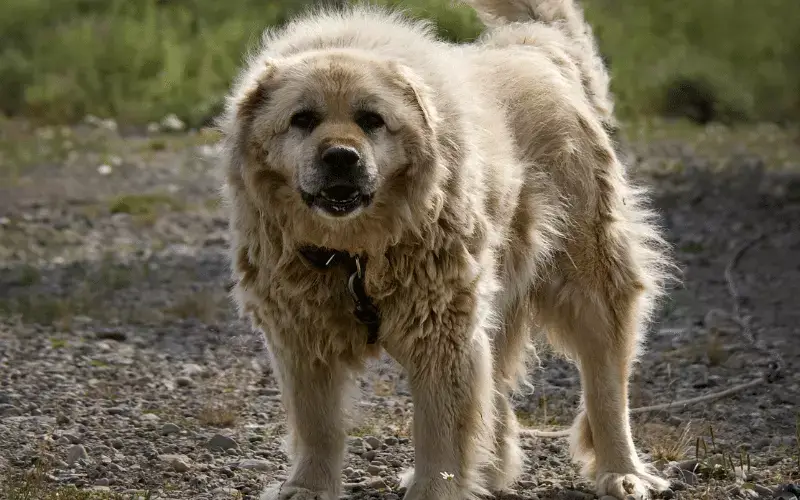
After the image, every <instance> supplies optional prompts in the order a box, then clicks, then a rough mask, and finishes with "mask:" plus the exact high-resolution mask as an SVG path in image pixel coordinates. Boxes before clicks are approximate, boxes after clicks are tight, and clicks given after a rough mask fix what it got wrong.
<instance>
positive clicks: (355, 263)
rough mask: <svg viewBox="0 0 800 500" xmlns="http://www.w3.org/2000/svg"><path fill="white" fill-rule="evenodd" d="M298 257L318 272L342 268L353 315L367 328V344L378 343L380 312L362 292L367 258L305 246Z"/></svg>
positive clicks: (365, 293)
mask: <svg viewBox="0 0 800 500" xmlns="http://www.w3.org/2000/svg"><path fill="white" fill-rule="evenodd" d="M299 253H300V255H302V256H303V258H304V259H305V260H306V261H307V262H308V263H309V264H311V266H313V267H314V268H315V269H317V270H319V271H326V270H328V269H331V268H332V267H335V266H339V267H342V268H344V270H345V271H347V273H348V274H349V275H350V276H349V278H348V279H347V291H348V292H349V294H350V297H351V298H352V299H353V303H354V304H355V309H354V310H353V315H354V316H355V317H356V319H357V320H358V321H359V322H360V323H362V324H364V325H366V326H367V343H368V344H374V343H376V342H377V341H378V329H379V328H380V325H381V317H380V311H379V310H378V308H377V307H376V306H375V304H374V303H373V302H372V299H371V298H370V297H369V295H367V292H366V290H364V273H365V271H366V266H367V257H366V256H361V255H350V253H349V252H346V251H342V250H331V249H330V248H323V247H316V246H305V247H302V248H300V250H299Z"/></svg>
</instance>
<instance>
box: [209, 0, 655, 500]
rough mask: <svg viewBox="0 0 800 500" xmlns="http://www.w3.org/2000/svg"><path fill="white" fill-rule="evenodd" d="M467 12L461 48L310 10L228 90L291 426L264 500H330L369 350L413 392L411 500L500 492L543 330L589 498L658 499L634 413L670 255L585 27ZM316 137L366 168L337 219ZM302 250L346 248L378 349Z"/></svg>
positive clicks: (509, 473)
mask: <svg viewBox="0 0 800 500" xmlns="http://www.w3.org/2000/svg"><path fill="white" fill-rule="evenodd" d="M470 3H471V4H472V5H473V6H474V7H475V8H476V10H477V11H478V12H479V14H480V15H481V18H482V19H483V21H484V22H485V23H486V25H487V26H488V29H487V31H486V34H485V35H484V36H483V37H482V38H481V39H480V40H478V41H477V42H475V43H473V44H470V45H452V44H447V43H444V42H442V41H439V40H437V39H436V38H435V37H434V36H433V35H432V30H431V29H430V26H428V25H427V24H425V23H420V22H412V21H410V20H408V19H406V18H404V17H403V16H401V15H399V14H397V13H393V12H386V11H383V10H379V9H375V8H366V7H357V8H352V9H348V10H346V11H345V12H338V13H337V12H326V11H321V12H315V13H310V14H308V15H306V16H304V17H301V18H299V19H297V20H295V21H293V22H291V23H289V24H288V25H287V26H285V27H283V28H282V29H279V30H276V31H272V32H269V33H268V34H267V35H266V36H265V39H264V43H263V46H262V47H261V49H260V50H259V51H258V52H257V53H256V54H254V55H253V56H252V57H250V59H249V62H248V64H247V67H246V68H245V69H244V70H243V72H242V74H241V75H240V77H239V79H238V80H237V82H236V84H235V86H234V88H233V90H232V92H231V94H230V98H229V100H228V105H227V108H226V112H225V114H224V116H223V118H222V120H221V122H220V128H221V130H222V131H223V133H224V135H225V147H224V153H223V158H222V159H223V163H224V165H225V168H226V183H225V196H226V200H227V203H228V206H229V209H230V213H231V231H232V234H233V244H232V261H233V274H234V278H235V282H236V285H235V287H234V292H233V294H234V298H235V301H236V303H237V304H238V306H239V308H240V311H241V313H242V314H244V315H246V316H247V317H249V318H250V319H251V320H252V322H253V324H254V326H255V328H257V329H259V330H260V331H262V332H263V333H264V334H265V336H266V339H267V343H268V346H269V352H270V355H271V358H272V362H273V363H274V367H275V368H276V373H277V374H278V377H279V383H280V384H281V388H282V398H283V403H284V406H285V408H286V412H287V418H288V426H289V430H290V435H289V438H290V439H289V444H290V453H291V457H292V458H291V459H292V467H291V470H290V473H289V477H288V479H287V481H286V482H285V483H283V484H282V485H280V486H276V487H274V488H271V489H268V490H267V491H265V492H264V493H263V496H262V498H263V499H264V500H274V499H278V498H280V499H293V500H305V499H325V500H335V499H338V496H339V494H340V475H341V467H342V462H343V456H344V448H345V446H344V445H345V438H346V430H347V423H346V420H345V415H346V398H345V396H346V394H347V392H348V390H349V389H351V388H352V380H353V377H354V375H355V374H356V373H358V371H359V370H360V369H361V368H362V366H363V362H364V360H365V359H366V358H367V357H369V356H375V355H378V354H379V352H380V350H381V349H383V350H385V351H386V352H387V353H388V354H390V355H391V356H392V357H393V358H394V359H395V360H397V362H398V363H399V364H401V365H402V366H403V367H404V369H405V370H407V371H408V374H409V380H410V384H411V388H412V396H413V402H414V412H415V413H414V424H413V442H414V445H415V471H414V473H413V476H412V477H410V478H409V479H408V481H409V483H408V490H407V493H406V497H405V498H406V499H409V500H464V499H473V498H477V497H478V496H481V495H485V494H488V493H490V492H492V491H498V490H502V489H504V488H506V487H508V486H509V485H510V484H511V483H512V482H513V481H514V479H515V478H516V477H517V475H518V474H519V472H520V471H521V465H522V462H523V458H524V457H523V454H522V452H521V450H520V448H519V447H518V446H517V437H518V432H519V429H518V425H517V422H516V418H515V416H514V413H513V411H512V408H511V405H510V400H509V396H510V394H511V393H512V391H514V389H515V388H516V386H517V384H518V382H519V381H520V379H522V378H523V377H524V375H525V373H526V365H525V363H526V360H527V359H528V358H529V357H530V355H531V349H530V345H531V340H532V338H533V336H534V335H537V334H540V333H544V334H546V336H547V338H548V339H549V340H550V342H551V343H552V344H553V345H554V346H556V347H557V348H558V349H559V350H561V351H562V352H564V353H565V354H567V355H569V356H570V357H571V358H572V359H574V360H575V362H576V364H577V366H578V368H579V369H580V373H581V383H582V390H583V406H582V408H581V411H580V413H579V415H578V416H577V418H576V420H575V424H574V427H573V437H572V449H573V452H574V454H575V457H576V459H577V460H579V461H580V462H582V463H583V464H584V465H585V468H584V470H585V473H586V474H588V475H589V476H590V477H591V478H592V479H594V480H595V481H596V485H597V492H598V493H599V494H601V495H603V494H607V495H611V496H613V497H616V498H619V499H624V498H626V495H633V496H634V497H635V498H637V499H642V498H649V495H650V492H651V491H652V490H661V489H664V488H665V487H666V484H667V483H666V482H665V481H664V480H663V479H660V478H658V477H657V476H655V475H653V474H652V473H651V472H649V471H648V469H649V467H647V466H646V465H645V464H644V463H643V462H642V461H641V460H640V458H639V457H638V455H637V451H636V448H635V445H634V443H633V440H632V437H631V430H630V425H629V417H628V378H629V374H630V370H631V366H632V363H633V362H634V361H635V358H636V356H637V354H638V351H639V346H640V345H641V340H642V334H643V331H644V329H645V322H646V321H647V320H648V318H649V316H650V315H651V313H652V311H653V308H654V305H655V301H656V299H657V298H658V297H659V296H660V295H661V294H662V288H663V285H664V280H665V278H666V273H665V269H667V267H666V266H667V259H666V257H665V246H664V243H663V241H662V239H661V238H660V236H659V234H658V231H657V228H656V227H655V225H654V223H653V220H652V219H653V217H652V214H651V212H650V211H648V210H647V209H646V208H645V207H644V201H645V200H644V194H643V192H642V191H641V190H640V189H637V188H635V187H633V186H632V185H631V183H630V181H629V180H628V179H627V177H626V173H625V168H624V166H623V165H622V164H621V163H620V159H619V158H618V156H617V154H616V152H615V145H614V143H613V141H612V138H611V133H612V132H613V131H614V129H615V123H614V118H613V111H612V102H611V99H610V95H609V90H608V75H607V73H606V70H605V68H604V66H603V63H602V61H601V59H600V57H599V56H598V54H597V51H596V49H595V45H594V40H593V38H592V34H591V31H590V29H589V27H588V25H587V24H586V23H585V21H584V19H583V16H582V13H581V12H580V11H579V9H578V7H577V6H576V5H575V4H574V3H573V2H572V1H571V0H472V1H471V2H470ZM366 108H369V110H370V113H372V115H370V116H372V117H373V118H372V122H369V123H368V125H369V127H367V126H366V125H364V122H363V120H361V121H360V118H358V117H359V116H361V115H359V113H362V111H363V109H366ZM309 109H311V110H313V113H312V114H311V115H309V114H308V113H310V112H309V111H307V110H309ZM303 110H306V111H303ZM301 112H303V113H306V114H305V115H298V113H301ZM298 116H300V117H299V118H298ZM309 116H310V117H311V118H309ZM374 116H378V117H379V120H377V121H376V120H375V118H374ZM301 118H302V120H301ZM312 118H313V123H312V121H309V120H311V119H312ZM298 123H300V124H301V125H300V126H298ZM332 144H333V145H343V146H342V147H347V148H350V150H352V151H355V152H357V153H358V154H359V157H360V158H361V160H362V162H363V172H362V174H363V176H362V177H363V179H366V180H363V183H362V184H361V185H360V186H362V187H363V189H369V190H371V191H370V194H369V200H370V201H369V203H367V204H365V205H364V206H363V207H360V208H358V209H357V210H356V211H355V212H353V214H352V215H349V216H344V217H333V216H330V214H327V215H326V214H325V213H321V212H320V210H316V209H314V208H313V207H311V206H310V205H309V203H308V202H307V201H308V200H307V199H304V195H303V193H305V192H306V191H309V190H310V191H313V190H314V189H316V187H315V186H317V187H318V186H320V185H321V184H320V183H321V182H322V180H321V179H322V178H323V174H322V173H321V171H320V168H321V167H320V166H319V162H318V161H317V155H318V152H319V151H320V150H321V148H326V147H329V146H330V145H332ZM306 198H307V197H306ZM307 247H315V248H323V249H333V250H335V251H338V252H348V253H350V254H352V255H354V256H360V259H361V261H360V262H363V264H364V266H365V267H364V270H365V272H364V275H363V281H364V287H365V290H366V293H367V294H368V295H369V297H370V298H371V299H372V300H373V302H374V303H375V305H376V306H377V307H378V309H379V311H380V315H381V324H380V329H379V331H378V341H377V343H376V344H374V345H369V344H368V343H367V342H366V332H365V327H364V325H362V324H360V323H359V322H358V321H357V320H356V318H355V317H354V315H353V313H352V310H353V301H352V298H351V296H350V294H349V293H348V291H347V287H346V283H347V280H348V277H349V273H348V272H346V271H345V270H344V269H342V268H341V267H339V266H331V267H330V268H328V269H325V270H320V269H317V268H315V267H314V266H312V265H310V264H309V262H308V261H307V259H306V258H304V256H303V254H302V252H301V250H302V249H303V248H307ZM442 473H447V474H452V475H453V477H452V478H451V479H446V478H444V477H443V474H442ZM447 474H445V475H447Z"/></svg>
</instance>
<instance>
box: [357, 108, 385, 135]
mask: <svg viewBox="0 0 800 500" xmlns="http://www.w3.org/2000/svg"><path fill="white" fill-rule="evenodd" d="M356 123H357V124H358V126H359V127H361V129H362V130H363V131H364V132H367V133H370V132H374V131H375V130H378V129H379V128H381V127H383V126H384V125H385V122H384V121H383V117H382V116H381V115H379V114H378V113H373V112H372V111H363V112H361V113H359V114H358V115H356Z"/></svg>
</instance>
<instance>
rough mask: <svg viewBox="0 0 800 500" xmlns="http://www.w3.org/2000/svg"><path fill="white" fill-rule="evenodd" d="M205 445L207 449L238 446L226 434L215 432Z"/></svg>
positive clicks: (228, 448)
mask: <svg viewBox="0 0 800 500" xmlns="http://www.w3.org/2000/svg"><path fill="white" fill-rule="evenodd" d="M206 447H207V448H209V449H212V450H213V449H214V448H219V449H221V450H230V449H233V448H238V447H239V445H238V444H237V443H236V441H234V440H233V439H231V438H229V437H228V436H223V435H222V434H215V435H214V437H212V438H211V439H210V440H209V441H208V443H207V444H206Z"/></svg>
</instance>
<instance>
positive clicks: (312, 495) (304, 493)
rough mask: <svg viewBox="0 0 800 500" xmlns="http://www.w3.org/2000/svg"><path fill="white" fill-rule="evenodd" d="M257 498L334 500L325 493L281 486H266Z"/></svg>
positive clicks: (267, 499) (270, 499) (262, 499)
mask: <svg viewBox="0 0 800 500" xmlns="http://www.w3.org/2000/svg"><path fill="white" fill-rule="evenodd" d="M258 498H259V500H335V499H334V498H333V497H332V496H330V495H329V494H327V493H325V492H320V491H311V490H307V489H305V488H298V487H297V486H285V485H283V484H274V485H270V486H268V487H267V488H266V489H265V490H264V491H262V492H261V496H260V497H258Z"/></svg>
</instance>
